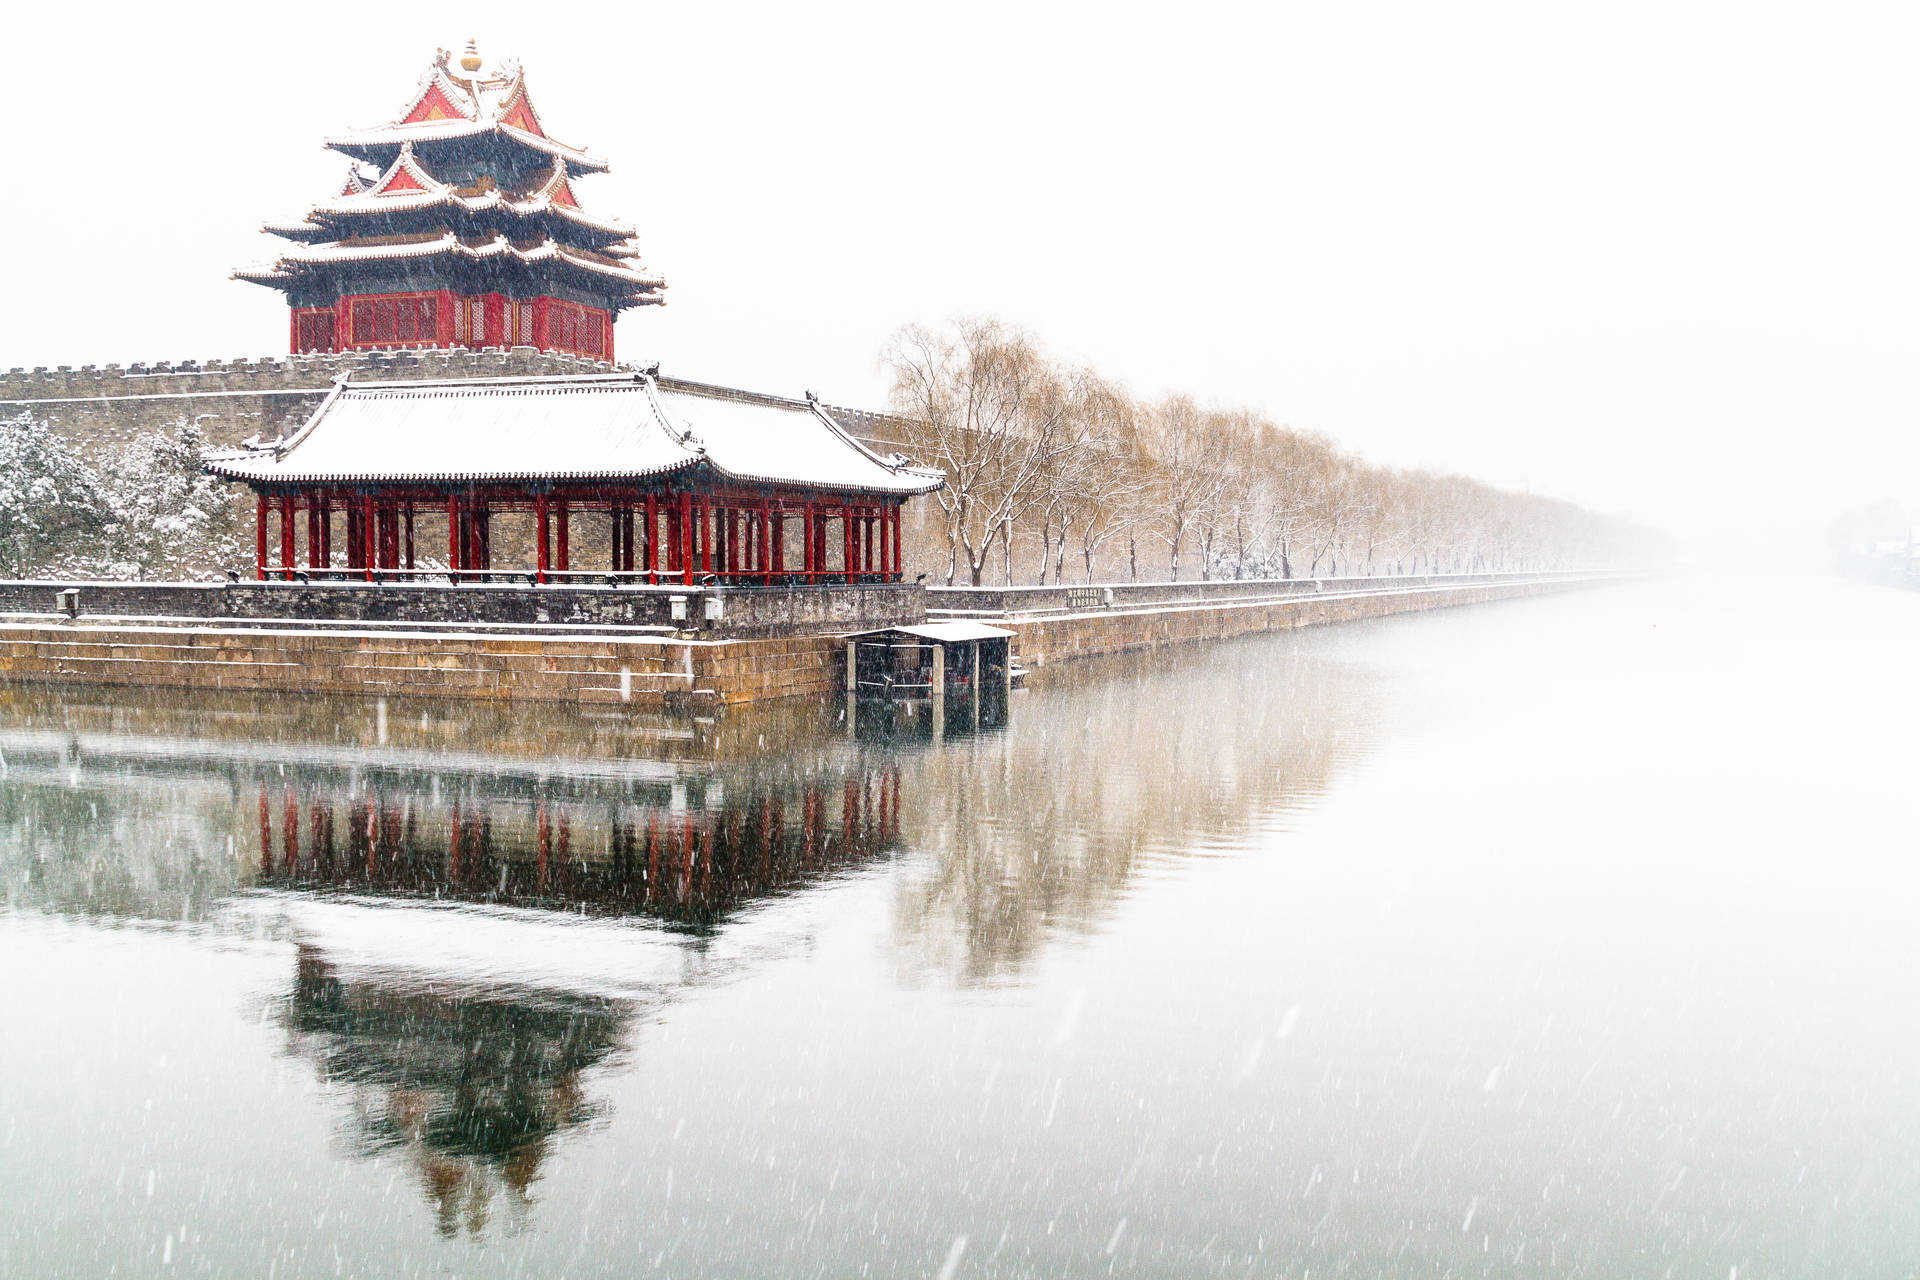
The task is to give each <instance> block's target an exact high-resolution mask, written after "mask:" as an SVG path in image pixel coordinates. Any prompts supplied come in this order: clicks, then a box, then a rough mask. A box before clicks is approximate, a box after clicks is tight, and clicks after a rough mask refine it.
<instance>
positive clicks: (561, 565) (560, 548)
mask: <svg viewBox="0 0 1920 1280" xmlns="http://www.w3.org/2000/svg"><path fill="white" fill-rule="evenodd" d="M553 522H554V525H555V530H554V531H555V532H556V533H557V534H559V545H557V546H556V547H554V549H553V559H554V568H556V569H558V570H559V571H560V572H562V573H565V572H566V571H567V570H568V569H571V568H572V567H573V562H572V561H571V560H570V559H568V557H567V526H568V524H569V523H570V512H569V511H568V509H567V500H566V499H565V498H561V499H559V500H558V501H556V502H555V503H554V504H553Z"/></svg>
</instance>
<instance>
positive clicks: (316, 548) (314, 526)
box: [307, 497, 327, 569]
mask: <svg viewBox="0 0 1920 1280" xmlns="http://www.w3.org/2000/svg"><path fill="white" fill-rule="evenodd" d="M326 509H327V502H326V499H325V498H319V497H312V498H308V499H307V568H309V569H321V568H325V567H326V563H327V562H326V561H325V560H323V559H321V556H322V554H323V551H322V548H324V547H325V546H326V541H325V539H324V538H322V537H321V534H320V521H321V513H322V512H323V511H325V510H326Z"/></svg>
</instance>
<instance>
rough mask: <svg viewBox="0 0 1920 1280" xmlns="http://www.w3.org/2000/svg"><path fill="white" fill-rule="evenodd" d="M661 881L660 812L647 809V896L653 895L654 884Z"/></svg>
mask: <svg viewBox="0 0 1920 1280" xmlns="http://www.w3.org/2000/svg"><path fill="white" fill-rule="evenodd" d="M659 883H660V814H659V812H658V811H657V810H654V809H649V810H647V897H649V898H651V897H653V891H654V886H656V885H658V884H659Z"/></svg>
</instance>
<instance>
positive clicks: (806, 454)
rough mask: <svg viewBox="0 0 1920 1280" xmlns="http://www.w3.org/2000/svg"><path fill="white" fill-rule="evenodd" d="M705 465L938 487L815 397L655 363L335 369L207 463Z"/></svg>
mask: <svg viewBox="0 0 1920 1280" xmlns="http://www.w3.org/2000/svg"><path fill="white" fill-rule="evenodd" d="M703 468H705V469H708V470H710V471H712V472H713V473H716V474H718V475H719V476H722V477H725V478H728V479H732V480H736V481H743V482H747V483H753V484H767V485H774V486H791V487H796V488H807V489H829V490H836V491H846V492H860V493H885V494H893V495H898V496H910V495H913V494H919V493H927V492H930V491H932V490H934V489H937V488H939V487H940V485H941V484H942V482H943V481H942V478H941V475H940V473H939V472H937V471H929V470H924V469H921V468H917V467H914V466H911V465H910V464H908V462H907V460H906V459H905V458H903V457H900V456H899V455H897V454H896V455H894V456H893V457H891V458H882V457H880V456H879V455H878V454H875V453H874V452H872V451H871V450H869V449H868V448H866V447H865V446H864V445H862V444H861V443H860V442H859V441H857V440H855V439H854V438H853V437H852V436H851V435H850V434H848V433H847V431H846V430H845V429H844V428H843V427H842V426H841V425H840V424H839V423H838V422H836V421H834V419H833V418H832V417H830V416H829V415H828V414H827V413H826V412H825V411H824V410H823V409H822V408H821V407H820V405H819V404H818V403H817V402H816V401H814V400H812V399H807V400H789V399H784V398H781V397H778V396H765V395H758V394H754V393H751V392H745V391H735V390H732V389H729V388H725V387H715V386H709V385H707V384H704V383H697V382H683V381H679V380H675V379H662V378H659V377H657V376H656V375H654V374H652V373H650V372H641V373H616V374H590V375H583V376H566V377H524V378H470V379H451V380H443V381H430V382H365V383H362V382H353V381H351V380H350V379H347V378H344V377H343V378H342V379H340V380H339V381H338V382H336V383H335V386H334V389H333V391H331V392H330V393H329V394H328V396H327V399H326V400H325V402H323V403H322V404H321V406H320V407H319V408H318V409H316V410H315V411H314V413H313V416H312V417H310V418H309V419H308V420H307V422H306V424H305V425H304V426H303V427H301V428H300V430H299V431H297V432H296V433H294V435H293V436H291V437H290V438H288V439H286V440H279V441H273V442H271V443H269V444H264V445H257V446H254V447H250V448H249V447H243V448H241V449H237V450H230V451H225V452H221V453H217V454H211V455H209V457H208V460H207V469H208V470H209V471H211V472H213V473H214V474H215V475H219V476H224V477H226V478H228V479H233V480H244V481H248V482H250V483H254V484H275V483H290V484H311V483H332V482H348V483H353V482H371V483H418V482H423V481H453V482H461V483H471V482H489V481H517V482H524V481H553V480H569V481H592V480H625V479H642V478H646V477H651V476H664V475H668V474H672V473H676V472H687V473H694V472H698V471H700V470H701V469H703Z"/></svg>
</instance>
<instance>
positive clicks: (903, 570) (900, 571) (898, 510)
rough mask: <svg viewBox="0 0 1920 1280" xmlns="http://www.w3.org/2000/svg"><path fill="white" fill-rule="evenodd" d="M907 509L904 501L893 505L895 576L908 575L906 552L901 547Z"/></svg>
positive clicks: (903, 576) (902, 576)
mask: <svg viewBox="0 0 1920 1280" xmlns="http://www.w3.org/2000/svg"><path fill="white" fill-rule="evenodd" d="M906 510H907V509H906V505H905V504H904V503H895V504H894V507H893V576H894V577H895V578H905V577H906V576H907V561H906V557H905V555H904V554H902V552H901V549H900V533H901V529H902V526H903V522H902V520H901V517H902V516H904V515H905V514H906Z"/></svg>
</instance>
